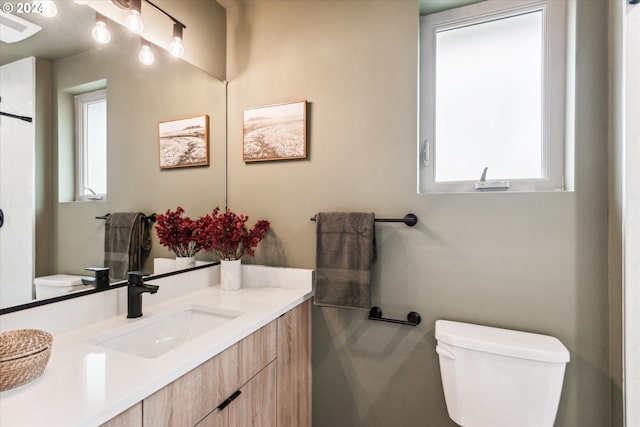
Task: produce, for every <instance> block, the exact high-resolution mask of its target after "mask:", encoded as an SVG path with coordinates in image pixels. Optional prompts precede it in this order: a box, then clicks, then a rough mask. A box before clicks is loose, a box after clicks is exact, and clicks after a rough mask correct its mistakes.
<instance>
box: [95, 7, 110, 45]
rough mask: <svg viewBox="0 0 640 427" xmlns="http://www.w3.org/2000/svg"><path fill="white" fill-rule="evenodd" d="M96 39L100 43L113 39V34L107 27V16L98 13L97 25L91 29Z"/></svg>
mask: <svg viewBox="0 0 640 427" xmlns="http://www.w3.org/2000/svg"><path fill="white" fill-rule="evenodd" d="M91 35H92V36H93V38H94V40H95V41H97V42H98V43H100V44H107V43H109V42H110V41H111V34H110V33H109V28H107V18H106V17H104V16H103V15H101V14H99V13H96V26H95V27H93V30H91Z"/></svg>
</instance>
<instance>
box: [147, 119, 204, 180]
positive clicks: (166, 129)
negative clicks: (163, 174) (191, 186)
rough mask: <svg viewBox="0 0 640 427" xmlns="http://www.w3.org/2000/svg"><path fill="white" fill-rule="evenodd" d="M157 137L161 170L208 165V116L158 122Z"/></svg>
mask: <svg viewBox="0 0 640 427" xmlns="http://www.w3.org/2000/svg"><path fill="white" fill-rule="evenodd" d="M158 135H159V141H158V144H159V151H160V168H161V169H171V168H183V167H189V166H207V165H208V164H209V116H207V115H204V116H197V117H187V118H185V119H177V120H169V121H166V122H160V123H159V125H158Z"/></svg>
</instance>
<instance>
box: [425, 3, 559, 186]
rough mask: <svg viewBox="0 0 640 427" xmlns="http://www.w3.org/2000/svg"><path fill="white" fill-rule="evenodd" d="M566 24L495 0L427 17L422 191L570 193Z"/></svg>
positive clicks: (526, 6)
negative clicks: (566, 141)
mask: <svg viewBox="0 0 640 427" xmlns="http://www.w3.org/2000/svg"><path fill="white" fill-rule="evenodd" d="M565 16H566V2H564V1H562V0H548V1H535V2H523V1H518V2H513V1H505V0H488V1H484V2H481V3H478V4H474V5H471V6H466V7H462V8H459V9H454V10H450V11H446V12H441V13H437V14H433V15H427V16H425V17H423V18H422V20H421V89H420V90H421V95H420V147H419V149H420V161H419V170H420V183H419V186H420V191H421V192H429V193H437V192H467V191H469V192H471V191H477V190H487V189H489V190H507V189H508V190H510V191H543V190H559V189H562V186H563V173H564V172H563V170H564V136H565V130H564V122H565V121H564V115H565V89H564V86H565V79H566V77H565V61H566V60H565V38H566V36H565V29H566V22H565V19H566V18H565ZM485 168H486V171H485ZM483 172H484V173H483ZM481 176H482V177H483V178H482V179H481ZM481 181H482V182H481Z"/></svg>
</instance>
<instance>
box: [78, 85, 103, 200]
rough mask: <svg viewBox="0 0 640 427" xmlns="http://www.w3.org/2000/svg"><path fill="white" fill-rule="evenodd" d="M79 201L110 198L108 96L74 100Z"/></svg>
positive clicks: (93, 94)
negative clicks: (108, 190)
mask: <svg viewBox="0 0 640 427" xmlns="http://www.w3.org/2000/svg"><path fill="white" fill-rule="evenodd" d="M75 126H76V133H75V140H76V155H77V159H76V163H77V166H76V168H77V169H76V183H77V184H76V200H103V199H105V198H106V195H107V93H106V91H105V90H97V91H93V92H87V93H83V94H80V95H76V96H75Z"/></svg>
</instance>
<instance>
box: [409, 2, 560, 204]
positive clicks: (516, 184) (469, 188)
mask: <svg viewBox="0 0 640 427" xmlns="http://www.w3.org/2000/svg"><path fill="white" fill-rule="evenodd" d="M539 10H540V11H542V13H543V18H542V19H543V43H542V45H543V58H542V64H543V70H542V76H543V82H542V106H543V112H542V122H543V124H542V126H543V129H542V151H543V152H542V174H543V177H542V179H510V180H509V189H508V191H553V190H563V189H564V166H565V159H564V156H565V144H564V141H565V111H566V100H565V99H566V90H565V85H566V69H567V67H566V49H567V47H566V44H567V41H566V40H567V3H566V1H565V0H542V1H540V0H537V1H522V0H520V1H518V0H486V1H483V2H480V3H476V4H472V5H469V6H464V7H461V8H457V9H452V10H448V11H444V12H440V13H436V14H431V15H426V16H423V17H421V21H420V109H419V110H420V115H419V119H420V122H419V135H420V140H419V147H418V154H419V155H418V171H419V173H418V180H419V182H418V191H419V192H420V193H461V192H477V191H478V190H476V188H475V184H476V182H477V181H479V180H480V174H481V172H482V171H477V172H478V179H477V180H474V181H455V182H436V181H435V166H436V163H437V144H438V141H435V126H434V123H435V99H436V98H435V97H436V96H437V95H436V94H435V77H436V76H435V69H436V67H435V58H436V51H435V50H436V44H435V42H436V34H437V32H438V31H442V30H449V29H454V28H458V27H462V26H467V25H472V24H475V23H481V22H486V21H491V20H495V19H500V18H505V17H509V16H514V15H520V14H523V13H528V12H533V11H539ZM489 175H490V171H489ZM488 179H489V177H487V180H488ZM502 190H503V189H502Z"/></svg>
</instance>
